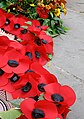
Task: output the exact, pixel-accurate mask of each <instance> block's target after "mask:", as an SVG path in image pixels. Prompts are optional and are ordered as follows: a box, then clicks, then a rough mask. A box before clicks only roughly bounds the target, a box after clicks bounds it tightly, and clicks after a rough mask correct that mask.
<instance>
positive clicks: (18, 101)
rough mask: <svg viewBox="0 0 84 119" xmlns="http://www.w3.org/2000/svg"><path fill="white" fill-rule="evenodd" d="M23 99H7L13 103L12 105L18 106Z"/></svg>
mask: <svg viewBox="0 0 84 119" xmlns="http://www.w3.org/2000/svg"><path fill="white" fill-rule="evenodd" d="M22 101H23V99H22V98H20V99H16V100H9V102H10V103H11V104H12V105H13V106H15V107H18V108H19V107H20V103H21V102H22Z"/></svg>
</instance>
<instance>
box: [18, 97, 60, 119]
mask: <svg viewBox="0 0 84 119" xmlns="http://www.w3.org/2000/svg"><path fill="white" fill-rule="evenodd" d="M30 104H31V106H30ZM20 108H21V111H22V112H23V114H24V115H25V116H26V117H27V118H29V119H36V118H38V119H40V118H42V119H51V118H52V119H56V117H57V116H58V112H57V108H56V106H55V105H54V104H53V103H51V102H49V101H46V100H41V101H37V102H36V101H34V100H33V99H30V98H28V99H25V100H24V101H23V102H22V103H21V105H20Z"/></svg>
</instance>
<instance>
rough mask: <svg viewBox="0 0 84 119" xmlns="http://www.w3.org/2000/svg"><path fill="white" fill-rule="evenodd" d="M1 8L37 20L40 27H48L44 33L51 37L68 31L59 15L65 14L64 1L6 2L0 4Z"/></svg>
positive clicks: (29, 0) (17, 0)
mask: <svg viewBox="0 0 84 119" xmlns="http://www.w3.org/2000/svg"><path fill="white" fill-rule="evenodd" d="M1 7H2V8H4V9H5V10H6V11H7V12H11V13H14V14H15V15H17V14H23V15H24V16H26V17H28V18H31V19H37V20H39V21H40V23H41V25H46V26H48V27H49V28H48V29H47V31H46V33H47V34H49V35H51V36H52V37H55V36H57V35H59V34H61V33H63V34H64V33H65V32H66V31H67V30H68V29H67V28H66V27H65V26H63V20H62V19H61V13H64V15H66V13H67V10H66V0H32V1H31V0H9V1H8V0H6V2H4V1H2V2H1Z"/></svg>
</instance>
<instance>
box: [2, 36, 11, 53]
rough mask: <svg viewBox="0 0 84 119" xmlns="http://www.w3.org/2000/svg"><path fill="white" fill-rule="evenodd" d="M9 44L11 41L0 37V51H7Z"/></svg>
mask: <svg viewBox="0 0 84 119" xmlns="http://www.w3.org/2000/svg"><path fill="white" fill-rule="evenodd" d="M10 42H11V41H10V40H9V38H7V37H6V36H0V49H3V50H7V48H8V46H9V44H10ZM0 54H1V53H0Z"/></svg>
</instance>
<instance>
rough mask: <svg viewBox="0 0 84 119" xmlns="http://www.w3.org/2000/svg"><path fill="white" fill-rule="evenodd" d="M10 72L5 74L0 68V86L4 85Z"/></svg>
mask: <svg viewBox="0 0 84 119" xmlns="http://www.w3.org/2000/svg"><path fill="white" fill-rule="evenodd" d="M11 75H12V74H7V73H5V72H4V71H3V70H2V69H0V88H1V87H2V86H5V85H6V84H7V83H8V78H9V77H10V76H11Z"/></svg>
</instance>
